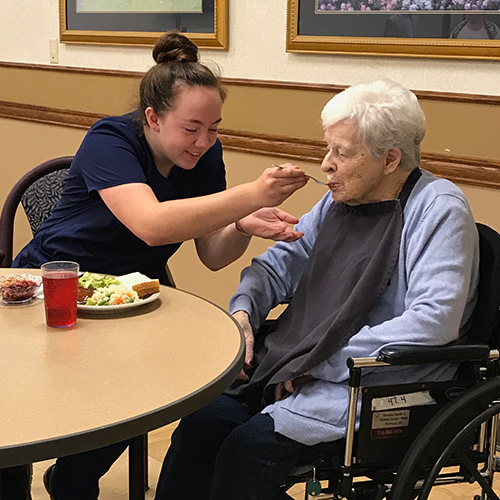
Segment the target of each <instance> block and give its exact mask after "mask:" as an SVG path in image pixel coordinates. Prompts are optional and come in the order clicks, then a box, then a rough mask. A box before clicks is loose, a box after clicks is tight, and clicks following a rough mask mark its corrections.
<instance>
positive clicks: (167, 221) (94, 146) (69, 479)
mask: <svg viewBox="0 0 500 500" xmlns="http://www.w3.org/2000/svg"><path fill="white" fill-rule="evenodd" d="M153 57H154V59H155V61H156V63H157V64H156V65H155V66H153V67H152V68H151V69H150V70H149V71H148V72H147V74H146V75H145V76H144V78H143V80H142V82H141V86H140V104H139V107H138V110H137V111H135V112H133V113H130V114H126V115H124V116H119V117H109V118H104V119H103V120H100V121H99V122H97V123H96V124H95V125H94V126H93V127H92V128H91V129H90V130H89V132H88V134H87V135H86V137H85V139H84V140H83V142H82V144H81V146H80V148H79V150H78V152H77V154H76V156H75V158H74V160H73V163H72V165H71V168H70V171H69V174H68V176H67V178H66V179H65V182H64V185H63V194H62V198H61V201H60V202H59V204H58V205H57V207H56V208H55V210H54V212H53V213H52V215H51V216H50V218H49V219H48V220H47V221H45V223H44V224H43V225H42V226H41V228H40V229H39V231H38V232H37V234H36V235H35V237H34V238H33V240H32V241H31V242H30V243H28V245H27V246H26V247H25V248H24V249H23V250H22V251H21V252H20V253H19V255H17V257H16V259H15V260H14V264H13V267H25V268H30V267H39V266H40V265H41V264H43V263H44V262H47V261H51V260H72V261H76V262H78V263H79V264H80V268H81V269H82V270H88V271H92V272H102V273H108V274H118V275H120V274H126V273H129V272H134V271H140V272H142V273H144V274H146V275H147V276H149V277H151V278H159V279H160V280H161V281H163V282H165V281H166V273H165V264H166V263H167V260H168V259H169V257H170V256H171V255H172V254H173V253H174V252H175V251H176V250H177V249H178V248H179V246H180V245H181V243H182V242H183V241H186V240H189V239H195V242H196V249H197V252H198V255H199V257H200V259H201V261H202V262H203V263H204V264H205V265H206V266H207V267H208V268H210V269H212V270H217V269H220V268H222V267H224V266H226V265H227V264H229V263H231V262H232V261H234V260H235V259H237V258H238V257H239V256H240V255H241V254H242V253H243V252H244V251H245V249H246V248H247V246H248V243H249V240H250V236H252V235H255V236H260V237H264V238H270V239H274V240H281V241H294V240H296V239H297V238H300V237H301V236H302V233H300V232H297V231H295V230H293V229H292V228H291V227H290V226H289V224H295V223H297V222H298V219H296V218H295V217H293V216H291V215H289V214H287V213H285V212H283V211H282V210H279V209H278V208H275V207H276V206H277V205H279V204H280V203H282V202H283V201H284V200H285V199H286V198H288V197H289V196H290V195H291V194H292V193H294V192H295V191H296V190H297V189H299V188H301V187H303V186H304V185H305V184H306V183H307V181H308V178H307V177H306V175H305V173H304V172H303V171H302V170H301V169H299V168H297V167H293V166H292V165H291V164H285V165H283V166H282V168H269V169H266V170H265V171H264V172H263V173H262V175H261V176H260V177H259V178H258V179H257V180H255V181H253V182H250V183H247V184H242V185H239V186H236V187H233V188H231V189H227V190H226V180H225V170H224V163H223V160H222V148H221V144H220V142H219V141H218V139H217V129H218V126H219V123H220V122H221V119H222V118H221V110H222V103H223V101H224V98H225V91H224V89H223V87H222V85H221V81H220V78H219V77H218V76H217V75H215V74H214V73H213V72H212V71H211V70H210V69H209V68H207V67H206V66H205V65H203V64H201V63H199V62H198V49H197V47H196V45H194V44H193V43H192V42H191V41H190V40H189V39H188V38H186V37H184V36H183V35H181V34H178V33H165V34H164V35H163V36H162V37H161V38H160V39H159V40H158V42H157V43H156V45H155V47H154V49H153ZM127 445H128V442H124V443H118V444H116V445H113V446H110V447H106V448H102V449H100V450H94V451H91V452H88V453H83V454H79V455H74V456H70V457H64V458H62V459H58V461H57V463H56V465H55V466H53V467H51V468H50V469H49V470H48V471H47V473H46V475H45V477H44V480H45V484H46V486H47V488H48V489H49V490H50V494H51V498H56V499H63V498H68V499H72V500H75V499H96V498H97V496H98V492H99V486H98V481H99V478H100V477H101V476H102V475H103V474H105V473H106V471H107V470H108V469H109V467H110V466H111V465H112V464H113V462H114V461H115V460H116V459H117V458H118V456H119V455H120V454H121V453H122V452H123V451H124V450H125V448H126V447H127Z"/></svg>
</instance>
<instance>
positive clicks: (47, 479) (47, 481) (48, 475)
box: [43, 464, 56, 500]
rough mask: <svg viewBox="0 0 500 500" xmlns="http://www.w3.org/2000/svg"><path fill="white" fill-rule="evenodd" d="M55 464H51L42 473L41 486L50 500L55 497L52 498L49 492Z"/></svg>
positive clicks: (53, 499)
mask: <svg viewBox="0 0 500 500" xmlns="http://www.w3.org/2000/svg"><path fill="white" fill-rule="evenodd" d="M55 466H56V464H52V465H51V466H50V467H49V468H48V469H47V470H46V471H45V472H44V473H43V485H44V486H45V489H46V490H47V493H48V494H49V496H50V500H55V497H53V496H52V491H51V484H50V483H51V479H52V474H53V472H54V467H55Z"/></svg>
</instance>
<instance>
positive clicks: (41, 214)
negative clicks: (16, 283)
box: [0, 156, 73, 267]
mask: <svg viewBox="0 0 500 500" xmlns="http://www.w3.org/2000/svg"><path fill="white" fill-rule="evenodd" d="M72 160H73V157H72V156H62V157H59V158H53V159H52V160H48V161H46V162H44V163H42V164H40V165H38V166H36V167H35V168H33V169H32V170H30V171H29V172H27V173H26V174H25V175H23V177H21V178H20V179H19V181H17V183H16V184H15V185H14V187H13V188H12V189H11V191H10V193H9V194H8V195H7V198H6V200H5V203H4V206H3V209H2V215H1V216H0V250H1V251H0V267H10V266H11V264H12V258H13V255H12V251H13V240H14V219H15V215H16V211H17V208H18V206H19V204H20V203H21V204H22V205H23V208H24V210H25V212H26V215H27V217H28V221H29V223H30V227H31V231H32V232H33V234H34V233H35V232H36V231H37V230H38V228H39V227H40V225H41V224H42V222H43V221H44V220H45V219H46V218H47V217H48V216H49V215H50V214H51V213H52V210H53V209H54V207H55V206H56V205H57V202H58V201H59V199H60V197H61V192H62V182H63V180H64V178H65V177H66V175H67V173H68V169H69V167H70V165H71V162H72ZM2 253H3V256H2Z"/></svg>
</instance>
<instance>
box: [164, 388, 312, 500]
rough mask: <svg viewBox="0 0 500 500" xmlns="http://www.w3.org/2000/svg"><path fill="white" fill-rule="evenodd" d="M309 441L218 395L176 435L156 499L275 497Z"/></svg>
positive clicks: (188, 419)
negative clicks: (290, 435)
mask: <svg viewBox="0 0 500 500" xmlns="http://www.w3.org/2000/svg"><path fill="white" fill-rule="evenodd" d="M306 448H307V446H305V445H303V444H301V443H298V442H297V441H293V440H291V439H288V438H286V437H284V436H281V435H280V434H277V433H275V432H274V421H273V419H272V418H271V417H270V416H269V415H263V414H261V413H257V414H255V413H254V412H252V411H251V410H249V409H248V408H246V407H245V406H244V405H242V404H241V403H240V402H238V401H237V400H235V399H233V398H231V397H229V396H225V395H223V396H220V397H219V398H218V399H216V400H215V401H213V402H212V403H209V404H208V405H206V406H205V407H203V408H201V409H200V410H198V411H197V412H195V413H193V414H191V415H189V416H188V417H185V418H183V419H182V420H181V422H180V423H179V426H178V427H177V429H176V430H175V432H174V434H173V435H172V444H171V446H170V449H169V451H168V453H167V456H166V458H165V461H164V464H163V468H162V472H161V475H160V480H159V483H158V488H157V493H156V499H157V500H165V499H167V498H177V496H179V498H181V497H184V498H197V499H211V500H219V499H220V500H222V499H225V500H227V499H232V498H234V499H238V500H240V499H241V500H244V499H247V500H250V499H252V500H253V499H259V500H261V499H266V498H268V499H271V498H274V497H275V496H276V494H277V493H278V492H279V486H280V484H281V483H282V482H283V481H284V480H285V479H286V476H287V474H288V472H289V470H290V469H291V468H292V467H293V466H294V465H295V463H296V462H297V460H298V458H299V456H300V454H301V452H302V451H303V450H304V449H306Z"/></svg>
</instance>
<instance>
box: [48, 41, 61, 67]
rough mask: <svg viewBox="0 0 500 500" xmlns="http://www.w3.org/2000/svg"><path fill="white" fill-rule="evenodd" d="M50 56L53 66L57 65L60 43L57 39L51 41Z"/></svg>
mask: <svg viewBox="0 0 500 500" xmlns="http://www.w3.org/2000/svg"><path fill="white" fill-rule="evenodd" d="M49 55H50V62H51V63H52V64H57V63H58V62H59V41H58V40H57V38H50V39H49Z"/></svg>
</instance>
